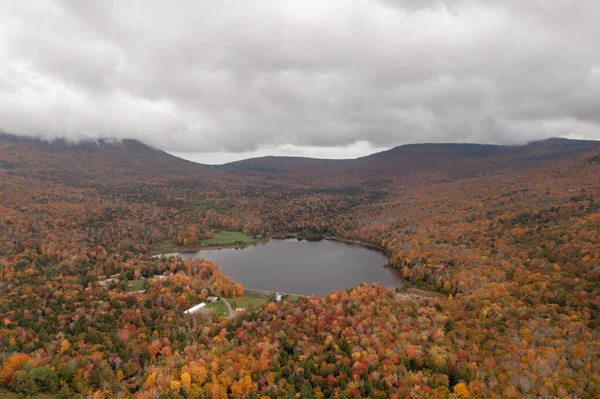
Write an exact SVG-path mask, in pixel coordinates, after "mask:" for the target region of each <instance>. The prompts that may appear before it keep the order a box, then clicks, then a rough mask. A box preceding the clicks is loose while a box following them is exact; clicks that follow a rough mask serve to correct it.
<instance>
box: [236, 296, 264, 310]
mask: <svg viewBox="0 0 600 399" xmlns="http://www.w3.org/2000/svg"><path fill="white" fill-rule="evenodd" d="M227 301H228V302H229V303H230V304H231V307H232V308H234V309H235V308H245V309H250V304H252V309H258V308H260V304H261V303H263V302H267V300H266V299H265V298H259V297H255V296H241V297H237V298H227ZM234 303H235V306H234Z"/></svg>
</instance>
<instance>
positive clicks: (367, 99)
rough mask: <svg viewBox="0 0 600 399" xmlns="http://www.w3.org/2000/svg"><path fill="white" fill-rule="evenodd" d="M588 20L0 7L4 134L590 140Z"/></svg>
mask: <svg viewBox="0 0 600 399" xmlns="http://www.w3.org/2000/svg"><path fill="white" fill-rule="evenodd" d="M598 15H600V2H597V1H595V0H573V1H569V2H565V1H557V0H551V1H539V0H508V1H500V0H489V1H476V0H460V1H459V0H453V1H451V0H446V1H441V0H440V1H435V0H427V1H414V0H410V1H409V0H380V1H375V0H356V1H352V2H348V1H341V0H339V1H334V0H323V1H319V2H305V1H291V0H281V1H276V2H273V1H264V0H256V1H246V2H233V1H223V0H221V1H216V0H215V1H195V2H189V1H184V0H174V1H171V2H164V1H158V0H149V1H144V2H134V1H118V0H114V1H103V2H80V1H76V0H62V1H59V0H55V1H48V0H47V1H41V2H40V1H33V0H21V1H18V2H3V3H2V4H0V130H4V131H6V132H10V133H16V134H22V135H35V136H41V137H46V138H54V137H67V138H70V139H72V140H80V139H85V138H100V137H117V138H134V139H139V140H142V141H144V142H146V143H148V144H151V145H153V146H156V147H160V148H164V149H167V150H170V151H174V152H186V151H192V152H202V153H209V152H217V153H262V152H263V151H265V149H278V148H279V149H281V148H295V149H296V150H297V151H296V152H295V153H297V154H302V155H310V154H311V153H314V154H317V155H318V156H323V155H325V156H326V155H327V154H331V156H336V155H335V154H336V151H342V153H344V150H340V149H344V148H346V149H347V148H363V149H368V148H373V149H379V148H386V147H392V146H394V145H398V144H402V143H411V142H485V143H522V142H525V141H529V140H535V139H541V138H546V137H551V136H567V137H580V138H596V139H600V105H598V104H600V72H599V71H600V47H599V46H598V45H597V43H600V27H599V26H600V25H599V24H597V16H598ZM286 146H288V147H286ZM322 149H323V150H322ZM347 153H349V154H354V152H352V151H350V152H347ZM360 155H362V152H361V153H360Z"/></svg>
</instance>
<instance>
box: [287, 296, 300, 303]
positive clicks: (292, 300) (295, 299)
mask: <svg viewBox="0 0 600 399" xmlns="http://www.w3.org/2000/svg"><path fill="white" fill-rule="evenodd" d="M300 298H302V295H289V296H288V297H287V298H285V299H284V300H285V301H290V302H297V301H298V300H299V299H300Z"/></svg>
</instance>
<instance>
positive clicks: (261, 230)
mask: <svg viewBox="0 0 600 399" xmlns="http://www.w3.org/2000/svg"><path fill="white" fill-rule="evenodd" d="M599 157H600V144H599V143H597V142H577V141H570V140H549V141H545V142H538V143H532V144H530V145H529V146H524V147H522V148H518V149H511V148H503V147H499V148H497V149H496V148H487V146H482V147H481V148H479V147H477V146H475V147H471V146H466V147H456V146H444V145H439V146H433V147H431V148H430V147H427V148H425V147H423V146H406V147H399V149H395V150H392V151H389V152H385V153H380V154H375V155H373V156H370V157H366V158H361V159H358V160H355V161H352V162H350V161H339V162H327V164H326V165H324V164H322V163H323V162H325V161H320V160H314V163H313V162H311V160H287V159H264V160H260V159H259V160H252V161H248V162H246V163H244V162H242V163H241V164H231V165H226V166H225V167H208V166H204V165H197V164H193V163H189V162H186V161H183V160H180V159H177V158H175V157H172V156H170V155H168V154H166V153H163V152H161V151H158V150H153V149H151V148H149V147H146V146H144V145H142V144H141V143H137V142H123V143H117V144H114V143H110V144H109V143H95V144H80V145H72V144H68V143H60V142H59V143H54V144H53V143H46V142H41V141H37V140H33V139H21V138H15V137H12V136H6V135H4V136H1V135H0V193H1V195H0V387H2V388H1V389H4V390H6V392H8V391H11V392H14V393H17V394H22V395H24V396H29V397H36V395H38V394H45V395H49V397H51V398H73V397H75V398H78V397H82V398H88V397H89V398H94V399H101V398H107V399H108V398H140V399H141V398H163V397H164V398H195V399H198V398H211V399H212V398H214V399H217V398H260V399H266V398H273V399H274V398H298V397H301V398H421V397H424V398H460V399H462V398H490V397H506V398H590V399H591V398H597V397H600V162H598V159H599ZM323 168H325V169H323ZM318 170H324V171H323V173H316V172H315V171H318ZM214 231H237V232H240V233H242V234H244V235H245V236H246V237H252V236H256V235H261V236H262V235H263V234H264V235H265V236H266V235H269V234H275V233H301V234H308V235H310V234H312V235H320V234H328V235H335V236H338V237H341V238H346V239H352V240H360V241H363V242H365V243H370V244H373V245H376V246H378V247H380V248H381V249H383V250H384V251H385V253H386V254H387V256H388V258H389V262H390V264H391V265H393V267H395V268H397V269H398V270H399V271H400V272H401V274H402V276H403V277H404V278H405V279H406V280H407V281H408V282H409V283H410V284H412V285H414V286H420V287H425V288H428V289H431V290H435V291H438V292H440V293H443V294H444V295H443V296H441V297H431V298H414V297H411V298H407V297H406V296H404V295H401V294H398V293H397V292H395V291H393V290H390V289H388V288H385V287H383V286H381V285H380V284H371V285H366V284H362V285H360V286H358V287H348V289H347V290H344V291H338V292H332V293H331V294H330V295H327V296H325V297H314V296H313V297H307V298H302V299H300V300H299V301H297V302H296V301H295V302H289V301H283V302H282V303H280V304H276V303H264V304H262V305H261V306H260V307H259V308H257V309H254V310H251V311H248V312H246V313H245V314H243V315H241V316H238V317H235V318H232V319H228V318H224V317H220V316H218V315H216V314H213V313H211V312H201V313H196V314H194V315H187V314H184V311H185V310H186V309H188V308H189V307H191V306H193V305H195V304H197V303H198V302H200V301H202V300H203V299H205V298H207V297H208V296H210V295H223V296H225V297H236V296H241V295H243V292H244V288H243V287H242V286H241V285H240V284H238V283H236V282H235V281H231V280H230V279H229V278H228V277H227V276H225V275H223V274H222V273H221V272H220V270H219V266H218V265H215V264H213V263H211V262H208V261H204V260H193V261H192V260H189V261H183V260H181V259H179V258H164V257H152V256H151V255H152V248H154V247H156V246H157V245H160V244H162V243H165V242H168V241H171V242H177V243H179V244H192V243H196V242H198V240H201V239H211V238H212V239H214V236H213V234H214V233H213V232H214ZM249 240H250V238H249ZM108 276H118V279H119V281H118V282H116V281H115V282H113V283H110V284H101V282H102V281H103V280H105V279H106V278H107V277H108ZM134 279H136V280H137V279H144V285H143V288H144V289H143V290H138V291H132V290H131V289H129V287H128V282H130V281H132V280H134ZM1 393H2V391H0V394H1ZM45 397H48V396H45Z"/></svg>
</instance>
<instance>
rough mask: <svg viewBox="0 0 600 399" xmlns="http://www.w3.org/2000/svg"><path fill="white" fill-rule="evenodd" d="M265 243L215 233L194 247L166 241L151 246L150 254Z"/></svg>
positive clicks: (232, 233) (229, 233) (234, 234)
mask: <svg viewBox="0 0 600 399" xmlns="http://www.w3.org/2000/svg"><path fill="white" fill-rule="evenodd" d="M264 241H267V239H266V238H254V237H252V236H247V235H244V233H242V232H239V231H219V232H218V233H215V237H214V238H211V239H208V240H201V241H200V242H198V243H197V244H194V245H177V242H176V241H175V240H174V239H170V240H166V241H163V242H161V243H158V244H153V245H152V246H151V248H150V252H151V253H153V254H161V253H164V254H166V253H171V252H178V251H185V250H187V251H198V250H200V249H202V247H218V246H237V245H240V246H245V245H250V244H255V243H257V242H264Z"/></svg>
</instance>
